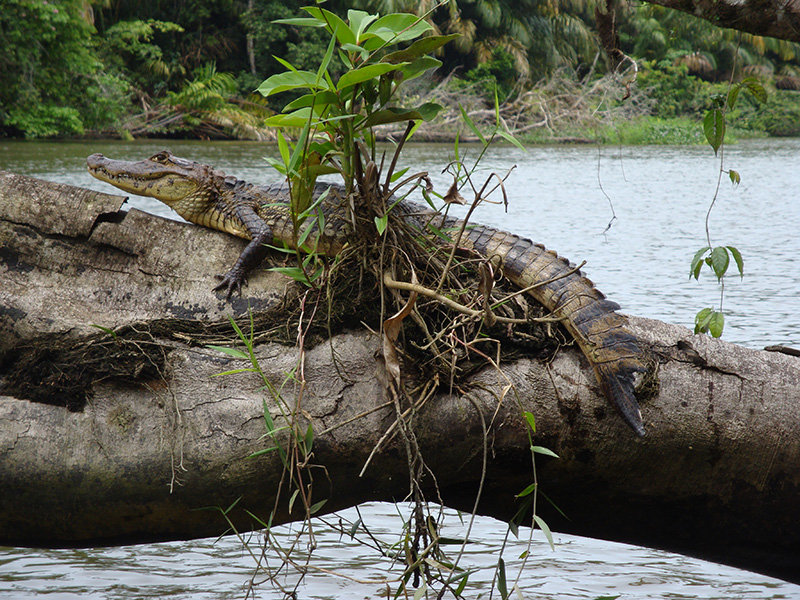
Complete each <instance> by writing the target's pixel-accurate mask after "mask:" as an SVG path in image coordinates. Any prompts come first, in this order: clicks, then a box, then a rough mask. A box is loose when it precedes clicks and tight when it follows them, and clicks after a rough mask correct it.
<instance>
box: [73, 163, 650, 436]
mask: <svg viewBox="0 0 800 600" xmlns="http://www.w3.org/2000/svg"><path fill="white" fill-rule="evenodd" d="M87 163H88V166H89V171H90V172H91V173H92V175H94V176H95V177H97V178H98V179H101V180H103V181H107V182H108V183H111V184H112V185H115V186H117V187H118V188H120V189H122V190H124V191H127V192H130V193H134V194H139V195H145V196H150V197H153V198H157V199H159V200H161V201H163V202H164V203H165V204H167V205H168V206H170V207H172V208H173V209H174V210H175V211H176V212H177V213H178V214H179V215H181V216H182V217H183V218H184V219H186V220H187V221H190V222H193V223H196V224H198V225H202V226H204V227H208V228H211V229H217V230H219V231H224V232H226V233H229V234H232V235H235V236H238V237H241V238H245V239H249V240H256V241H251V244H250V245H249V246H248V247H247V248H246V249H245V251H244V252H243V253H242V256H241V257H240V258H239V260H238V261H237V263H236V265H234V267H233V269H231V271H230V272H229V273H228V275H226V276H225V277H224V278H223V283H222V284H221V285H220V286H218V289H219V288H220V287H227V288H228V294H229V295H230V293H231V291H233V289H238V287H239V286H240V285H241V282H242V281H243V280H244V279H245V277H246V275H247V272H248V271H249V270H250V269H252V268H253V267H254V266H256V265H257V264H258V263H259V262H261V259H263V257H264V255H265V251H264V250H263V243H272V244H280V243H284V244H286V245H288V246H292V244H293V242H294V239H295V237H294V233H295V232H294V226H293V224H292V220H291V216H290V212H289V193H288V189H287V187H286V186H285V185H270V186H259V185H254V184H251V183H247V182H244V181H240V180H237V179H235V178H233V177H228V176H226V175H225V173H224V172H222V171H219V170H216V169H213V168H212V167H209V166H206V165H200V164H199V163H195V162H192V161H188V160H186V159H181V158H178V157H175V156H174V155H172V154H170V153H168V152H160V153H158V154H156V155H155V156H153V157H151V158H150V159H148V160H144V161H139V162H126V161H114V160H110V159H107V158H105V157H103V156H101V155H99V154H94V155H92V156H90V157H89V158H88V159H87ZM328 187H329V186H328V184H317V190H316V193H317V194H319V193H321V192H323V191H324V190H325V189H327V188H328ZM342 196H343V194H342V192H341V188H337V187H336V186H334V189H333V190H332V192H331V193H330V194H329V198H328V199H326V200H325V201H324V202H323V206H322V209H323V212H324V214H325V229H324V231H323V232H322V235H321V236H320V235H319V232H314V233H312V235H311V236H309V240H308V242H307V244H308V245H309V246H310V247H312V248H313V247H315V245H316V250H317V251H318V252H321V253H325V254H330V255H336V254H338V253H339V252H340V251H341V250H342V249H343V247H344V245H345V244H346V243H347V241H348V238H349V236H350V235H351V234H352V227H351V225H350V223H349V221H348V220H347V211H346V210H345V205H344V200H343V199H342ZM395 210H396V214H398V215H400V216H401V217H402V218H404V219H405V220H406V221H408V222H410V223H411V224H412V225H415V226H416V227H418V228H419V229H420V230H424V221H425V220H427V219H430V220H431V221H432V222H433V223H434V224H435V225H436V226H437V227H438V228H439V229H442V230H444V229H449V230H453V231H459V228H460V226H461V222H460V221H458V220H456V219H453V218H450V217H443V216H441V215H439V214H438V213H433V212H432V211H430V210H429V209H428V208H426V207H422V206H420V205H416V204H414V203H411V202H405V201H404V202H402V203H400V204H399V205H398V206H396V207H395ZM314 223H315V220H314V219H309V220H308V221H307V223H306V224H305V225H304V227H315V224H314ZM301 231H302V229H301ZM451 237H455V234H452V233H451ZM437 243H438V242H437ZM458 243H459V245H460V246H462V247H465V248H467V249H471V250H473V251H475V252H477V253H478V254H481V255H482V256H484V257H487V258H489V259H490V260H492V262H494V263H495V265H496V266H501V267H502V269H503V272H504V274H505V275H506V277H508V279H509V280H511V281H512V282H513V283H514V284H515V285H517V286H519V287H520V288H527V287H529V286H531V285H533V284H536V283H541V282H547V283H545V284H544V285H540V286H539V287H536V288H534V289H533V290H531V291H530V292H529V293H530V295H531V296H532V297H533V298H534V299H536V300H537V301H538V302H540V303H541V304H542V305H543V306H544V307H545V308H547V309H548V310H549V311H551V312H552V313H553V315H555V316H556V317H558V318H560V319H562V322H563V324H564V326H565V327H566V329H567V330H568V331H569V333H570V335H572V337H573V338H574V339H575V341H576V343H577V345H578V346H579V347H580V349H581V350H582V351H583V353H584V355H585V356H586V357H587V359H588V360H589V362H590V364H591V365H592V368H593V370H594V372H595V376H596V378H597V380H598V383H599V384H600V387H601V389H602V391H603V393H604V395H605V396H606V398H607V399H608V400H609V401H610V402H611V403H612V404H613V405H614V406H615V407H616V408H617V410H618V411H619V412H620V414H621V416H622V417H623V419H624V420H625V421H626V423H628V425H630V427H631V428H632V429H633V430H634V431H636V432H637V433H638V434H639V435H644V427H643V424H642V419H641V413H640V411H639V406H638V403H637V401H636V398H635V395H634V386H635V378H636V375H637V373H643V372H646V371H647V367H646V365H645V362H644V361H645V359H644V356H643V354H642V351H641V349H640V348H639V346H638V344H637V341H636V339H635V337H634V336H633V335H632V334H631V333H630V332H629V331H628V329H627V327H626V323H627V319H626V317H625V316H624V315H621V314H618V313H616V312H615V311H616V309H618V308H619V306H618V305H617V304H616V303H614V302H612V301H610V300H606V299H605V296H604V295H603V294H602V293H601V292H600V291H599V290H597V289H596V288H595V287H594V284H593V283H592V281H591V280H589V279H587V278H586V277H584V276H583V275H582V274H581V273H580V272H579V271H574V272H572V273H570V272H569V271H571V270H572V267H571V265H570V263H569V261H567V260H566V259H565V258H562V257H560V256H558V255H557V254H556V253H555V252H552V251H550V250H547V249H546V248H545V247H544V246H542V245H541V244H536V243H534V242H532V241H530V240H528V239H526V238H520V237H519V236H517V235H515V234H511V233H507V232H504V231H500V230H497V229H494V228H492V227H488V226H485V225H478V226H475V227H472V228H468V229H466V230H465V231H464V234H463V235H462V237H461V239H460V240H459V241H458ZM558 276H563V277H561V278H560V279H557V280H555V281H549V280H551V279H553V278H555V277H558Z"/></svg>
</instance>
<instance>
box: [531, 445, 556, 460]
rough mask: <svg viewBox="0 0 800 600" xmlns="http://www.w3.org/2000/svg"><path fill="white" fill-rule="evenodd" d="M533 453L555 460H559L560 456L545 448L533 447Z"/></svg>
mask: <svg viewBox="0 0 800 600" xmlns="http://www.w3.org/2000/svg"><path fill="white" fill-rule="evenodd" d="M531 451H532V452H535V453H536V454H544V455H545V456H552V457H553V458H558V457H559V456H558V454H556V453H555V452H553V451H552V450H550V449H549V448H545V447H544V446H531Z"/></svg>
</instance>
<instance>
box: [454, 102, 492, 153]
mask: <svg viewBox="0 0 800 600" xmlns="http://www.w3.org/2000/svg"><path fill="white" fill-rule="evenodd" d="M458 110H459V111H461V120H462V121H464V123H465V124H466V125H467V127H469V128H470V130H471V131H472V133H474V134H475V135H476V136H478V139H479V140H480V141H481V143H482V144H483V145H484V146H485V145H486V139H485V138H484V137H483V135H482V134H481V132H480V131H478V128H477V127H475V123H473V122H472V119H470V117H469V115H468V114H467V111H466V110H464V107H463V106H462V105H461V104H459V105H458Z"/></svg>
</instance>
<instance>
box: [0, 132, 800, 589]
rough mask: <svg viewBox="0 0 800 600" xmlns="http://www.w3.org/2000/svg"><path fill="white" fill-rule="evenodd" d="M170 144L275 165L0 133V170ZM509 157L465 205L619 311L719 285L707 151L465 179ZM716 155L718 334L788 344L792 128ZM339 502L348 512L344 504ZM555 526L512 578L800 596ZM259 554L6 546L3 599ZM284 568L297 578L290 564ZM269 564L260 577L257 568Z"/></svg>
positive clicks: (231, 546)
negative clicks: (534, 244)
mask: <svg viewBox="0 0 800 600" xmlns="http://www.w3.org/2000/svg"><path fill="white" fill-rule="evenodd" d="M165 147H166V148H169V149H171V150H173V151H174V152H175V153H176V154H179V155H182V156H185V157H188V158H192V159H194V160H197V161H199V162H203V163H208V164H213V165H216V166H217V167H219V168H222V169H224V170H225V171H227V172H228V173H230V174H233V175H236V176H237V177H239V178H241V179H247V180H250V181H259V182H269V181H274V180H277V179H278V177H277V175H276V174H275V173H274V172H273V171H271V170H270V169H269V168H268V167H266V165H265V163H264V161H263V156H264V155H267V154H273V153H274V149H273V148H271V147H269V146H265V145H263V144H255V143H241V142H224V143H203V142H186V141H180V142H176V141H168V142H167V141H136V142H110V141H97V142H75V143H73V142H55V143H42V142H35V143H32V142H0V169H5V170H9V171H14V172H17V173H24V174H28V175H33V176H36V177H40V178H43V179H47V180H51V181H59V182H63V183H71V184H74V185H79V186H83V187H89V188H92V189H97V190H100V191H105V192H109V193H116V190H115V188H112V187H111V186H109V185H106V184H103V183H101V182H99V181H97V180H95V179H94V178H92V177H91V176H90V175H89V174H88V173H87V172H86V171H85V157H86V156H88V155H89V154H91V153H93V152H102V153H104V154H106V155H109V156H111V157H113V158H125V159H130V160H132V159H139V158H144V157H146V156H149V155H151V154H153V153H154V152H156V151H158V150H162V149H164V148H165ZM465 149H466V147H465V146H463V145H462V152H463V151H464V150H465ZM467 151H468V152H469V149H467ZM450 152H451V149H450V147H449V146H445V145H441V146H439V145H420V146H414V145H411V146H410V147H409V148H408V152H407V153H406V155H405V159H406V161H407V162H408V163H410V164H411V167H412V170H413V169H416V168H419V169H422V168H430V169H431V170H432V177H433V179H434V181H435V183H436V185H437V189H438V190H439V191H443V190H446V189H447V187H448V186H449V185H450V183H451V182H452V178H451V177H450V176H449V175H446V174H445V175H442V174H441V173H439V172H438V170H437V166H438V165H442V164H444V163H445V161H447V160H449V158H451V155H450ZM472 152H473V153H475V151H474V150H473V151H472ZM513 165H516V168H515V169H514V171H513V172H512V174H511V175H510V177H509V178H508V180H507V182H506V191H507V194H508V197H509V201H510V207H509V210H508V212H507V213H506V212H504V211H503V209H502V207H501V206H492V205H486V206H484V207H482V208H480V209H479V210H478V212H477V214H476V217H475V220H478V221H482V222H485V223H488V224H491V225H495V226H498V227H502V228H504V229H509V230H512V231H514V232H516V233H519V234H521V235H525V236H527V237H530V238H532V239H534V240H535V241H538V242H542V243H544V244H546V245H547V246H548V247H549V248H552V249H555V250H557V251H558V252H559V253H560V254H562V255H564V256H567V257H569V258H571V259H572V260H575V261H582V260H586V261H587V265H586V267H585V271H586V273H587V274H588V276H589V277H591V278H592V279H593V280H594V281H595V283H596V284H597V285H598V287H599V288H600V289H601V290H603V291H604V292H605V293H606V294H607V295H608V296H610V297H611V298H612V299H614V300H615V301H617V302H619V303H620V304H621V305H622V306H623V310H624V311H625V312H629V313H633V314H638V315H642V316H646V317H652V318H657V319H660V320H664V321H670V322H675V323H680V324H683V325H686V326H691V324H692V321H693V316H694V314H695V313H696V312H697V311H698V310H699V309H700V308H702V307H704V306H708V305H711V304H714V303H716V302H717V301H718V295H719V291H718V288H717V286H716V284H715V282H713V281H711V280H710V279H709V278H708V277H706V278H705V279H706V280H705V281H703V278H701V281H700V282H695V281H694V280H692V281H690V280H689V278H688V273H689V263H690V260H691V257H692V255H693V254H694V252H695V250H696V249H698V248H700V247H701V246H704V245H705V230H704V223H705V216H706V211H707V209H708V206H709V204H710V202H711V199H712V197H713V195H714V189H715V185H716V181H717V175H718V172H719V171H718V169H719V164H718V162H716V161H715V159H714V155H713V152H711V151H710V150H709V149H707V148H705V147H699V146H698V147H681V148H664V147H649V148H647V147H646V148H641V147H636V148H622V149H619V148H617V149H615V148H596V147H586V146H581V147H567V148H533V149H531V150H530V152H528V153H522V152H521V151H519V150H517V149H515V148H500V149H498V150H495V151H493V152H492V153H490V154H489V155H488V156H487V160H486V162H485V163H484V168H483V169H482V170H481V171H480V172H479V174H477V175H476V185H478V186H479V185H481V184H482V181H478V179H479V177H483V176H486V175H488V174H489V173H491V172H492V171H495V172H497V173H499V174H501V175H504V174H505V172H506V171H507V170H508V169H509V168H510V167H512V166H513ZM726 168H731V169H735V170H737V171H738V172H739V173H740V174H741V177H742V183H741V185H740V186H738V187H736V188H734V187H733V186H731V184H730V183H726V181H727V180H726V179H724V180H723V183H722V186H721V188H720V194H719V197H718V199H717V204H716V207H715V209H714V211H713V213H712V217H711V235H712V243H713V244H715V245H720V244H724V245H735V246H737V247H738V248H739V249H740V250H741V252H742V254H743V255H744V257H745V272H746V276H745V278H744V279H743V280H742V281H739V280H738V278H731V280H730V281H729V282H728V283H726V290H725V310H726V313H727V319H726V329H725V338H726V339H728V340H729V341H733V342H737V343H741V344H744V345H747V346H750V347H756V348H758V347H763V346H765V345H769V344H786V345H794V346H795V347H800V324H798V321H797V318H796V315H797V314H798V313H800V299H799V298H798V292H800V269H798V268H797V266H796V262H797V257H798V256H800V236H798V235H797V231H798V229H800V207H799V206H798V204H797V202H796V195H797V190H798V189H800V140H763V141H753V142H746V143H742V144H740V145H738V146H733V147H730V148H728V149H727V150H726ZM462 193H463V192H462ZM464 196H465V197H467V198H468V199H469V196H468V194H466V193H464ZM130 204H131V205H132V206H135V207H138V208H142V209H144V210H149V211H150V212H155V213H156V214H161V215H164V216H173V215H171V213H170V211H169V209H167V208H166V207H165V206H163V205H161V204H160V203H158V202H156V201H153V200H148V199H142V198H132V199H131V200H130ZM612 220H613V222H612V225H611V228H610V229H609V230H607V231H606V226H607V224H608V223H609V221H612ZM344 514H345V516H346V517H349V518H351V519H352V518H355V517H354V515H353V511H346V512H345V513H344ZM362 514H363V515H364V517H365V521H366V522H367V523H369V524H370V525H371V527H372V529H373V531H374V532H375V533H376V534H380V535H383V536H384V537H385V539H386V540H387V541H388V542H389V543H391V542H393V541H396V538H393V537H392V536H393V535H396V533H394V534H393V532H397V531H399V528H400V526H399V524H398V523H397V521H396V519H397V517H396V512H395V509H394V507H393V506H391V505H382V504H378V505H370V506H366V507H362ZM459 523H460V521H459V519H458V517H456V516H454V515H451V516H450V517H449V518H448V519H447V522H446V525H445V527H446V530H445V531H444V532H443V533H444V535H447V536H451V537H458V535H459V533H460V531H459V529H460V524H459ZM477 523H478V524H477V526H476V529H474V530H473V531H472V533H471V534H470V536H469V537H470V540H471V543H470V544H468V545H467V548H466V556H465V558H464V559H463V560H462V562H461V563H460V564H461V566H462V567H476V568H480V571H478V573H476V574H475V575H474V576H473V578H472V579H471V582H472V584H471V585H473V586H474V587H471V588H470V589H471V590H472V592H471V593H470V594H469V597H477V595H478V593H479V591H481V590H483V591H487V590H488V586H489V583H490V582H491V580H492V577H493V570H492V569H493V567H494V565H495V564H496V561H497V557H498V552H499V550H500V547H501V545H502V542H503V536H504V535H505V531H506V530H505V527H504V525H503V524H502V523H499V522H497V521H493V520H491V519H484V518H481V519H478V521H477ZM284 530H285V531H289V528H288V527H287V528H285V529H284ZM318 533H319V542H320V546H319V548H318V549H317V550H316V552H315V557H314V562H313V564H314V565H315V566H319V567H324V568H326V569H331V570H334V571H338V572H339V573H342V574H345V575H347V576H349V577H351V578H354V579H359V580H371V579H382V578H384V577H386V576H387V566H388V565H389V562H388V560H387V561H386V562H381V561H379V560H377V559H376V555H375V553H374V552H372V551H369V550H367V549H365V548H364V547H362V546H360V545H358V544H356V543H355V542H352V541H350V540H349V539H348V538H347V537H344V538H342V537H340V536H339V535H338V534H336V533H334V532H332V531H331V530H328V531H327V532H326V530H325V527H324V526H322V525H320V530H319V532H318ZM556 541H557V548H556V551H555V552H552V551H550V549H549V547H548V546H547V544H546V543H545V542H544V541H542V540H541V539H536V540H534V543H533V548H532V549H531V558H530V559H529V561H528V565H527V567H526V569H525V571H524V573H523V574H522V577H521V579H520V587H521V588H522V590H523V592H524V596H525V597H526V598H537V599H549V598H553V599H555V598H559V599H561V598H567V599H569V598H581V599H584V598H586V599H590V598H596V597H598V596H613V595H616V594H621V595H622V596H621V597H622V598H637V599H649V598H652V599H655V598H673V599H681V598H749V599H761V598H800V586H796V585H790V584H786V583H783V582H779V581H776V580H773V579H770V578H768V577H764V576H761V575H755V574H752V573H748V572H745V571H739V570H736V569H732V568H728V567H723V566H719V565H714V564H710V563H705V562H702V561H697V560H694V559H689V558H686V557H682V556H678V555H674V554H668V553H665V552H659V551H655V550H649V549H644V548H637V547H633V546H627V545H622V544H610V543H606V542H600V541H596V540H589V539H584V538H577V537H571V536H565V535H556ZM512 544H513V545H512V546H511V547H509V548H508V549H507V550H506V552H505V555H504V556H505V559H506V561H507V566H508V569H509V572H513V567H514V560H513V559H514V557H516V556H519V554H520V553H521V552H522V551H523V550H524V549H525V547H526V546H525V545H524V544H523V543H517V542H512ZM273 560H274V559H273ZM253 566H254V562H253V559H252V557H250V556H249V555H248V554H247V553H246V552H245V551H244V549H243V547H242V545H241V544H240V543H238V542H237V541H236V540H235V539H233V538H225V539H222V540H213V539H207V540H196V541H191V542H175V543H169V544H149V545H143V546H127V547H119V548H100V549H88V550H30V549H3V550H0V597H3V598H5V597H8V598H22V599H24V598H32V597H33V596H37V595H38V594H46V595H47V597H49V598H54V599H58V600H62V599H63V600H68V599H72V598H109V599H110V598H131V599H133V598H143V597H154V598H172V599H179V598H187V599H188V598H192V599H206V598H207V599H209V600H210V599H212V598H213V599H220V598H240V597H243V595H244V592H243V589H244V586H245V585H246V583H247V582H248V581H250V579H251V578H252V577H253ZM287 577H288V578H289V579H288V580H287V583H291V577H292V576H291V575H287ZM263 579H264V577H263V574H256V575H255V581H257V582H258V581H262V580H263ZM392 587H393V589H396V585H394V586H392ZM257 590H258V592H257V597H259V598H261V597H263V598H274V597H278V596H277V595H276V593H275V591H274V590H273V589H272V588H271V587H270V585H269V584H264V585H261V586H260V587H258V588H257ZM385 594H386V588H385V586H381V585H378V584H360V583H356V582H354V581H352V580H351V579H346V578H343V577H335V576H331V575H328V574H324V573H319V572H311V573H310V574H309V575H308V577H307V579H306V580H305V582H304V584H303V585H302V587H301V588H300V597H301V598H344V597H347V598H373V597H376V596H381V595H382V596H384V597H385Z"/></svg>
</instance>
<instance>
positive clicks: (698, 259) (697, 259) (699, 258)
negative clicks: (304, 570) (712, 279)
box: [689, 246, 711, 279]
mask: <svg viewBox="0 0 800 600" xmlns="http://www.w3.org/2000/svg"><path fill="white" fill-rule="evenodd" d="M709 250H711V248H709V247H708V246H705V247H704V248H700V250H698V251H697V252H695V254H694V258H693V259H692V266H691V268H690V269H689V279H691V278H692V275H694V278H695V279H697V278H698V277H700V269H702V268H703V257H704V256H705V254H706V252H708V251H709Z"/></svg>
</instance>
